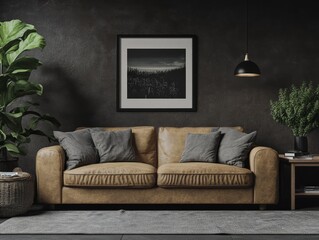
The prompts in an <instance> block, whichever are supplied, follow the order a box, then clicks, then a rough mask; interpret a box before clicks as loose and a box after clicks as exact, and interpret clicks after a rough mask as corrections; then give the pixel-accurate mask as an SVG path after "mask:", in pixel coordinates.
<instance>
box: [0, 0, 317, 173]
mask: <svg viewBox="0 0 319 240" xmlns="http://www.w3.org/2000/svg"><path fill="white" fill-rule="evenodd" d="M244 3H245V2H244V1H243V0H240V1H238V0H237V1H235V0H234V1H230V0H219V1H214V0H201V1H198V0H104V1H102V0H100V1H98V0H66V1H58V0H46V1H42V0H29V1H20V0H10V1H1V3H0V16H1V20H11V19H15V18H19V19H21V20H23V21H26V22H28V23H31V24H34V25H35V26H36V27H37V29H38V31H39V33H41V34H42V35H43V36H44V37H45V38H46V41H47V46H46V48H45V49H44V50H43V51H42V52H41V51H38V52H36V55H37V57H39V58H40V59H41V61H42V62H43V66H42V67H41V68H40V69H39V70H38V71H37V72H35V73H33V75H32V77H33V78H34V79H35V81H38V82H40V83H42V84H43V85H44V89H45V92H44V96H42V97H41V98H39V99H38V101H39V102H40V103H41V109H42V111H43V112H48V113H50V114H52V115H54V116H56V117H57V118H58V119H59V120H60V121H61V123H62V127H61V130H63V131H70V130H73V129H74V128H76V127H77V126H133V125H155V126H233V125H241V126H243V127H244V128H245V130H246V131H247V132H250V131H253V130H257V131H258V144H260V145H266V146H270V147H273V148H275V149H277V150H278V151H280V152H282V151H285V150H287V149H291V148H292V133H291V132H290V130H289V129H288V128H286V127H284V126H281V125H279V124H277V123H275V122H274V121H273V120H272V118H271V116H270V113H269V100H271V99H275V98H276V96H277V93H278V89H279V88H281V87H287V86H290V84H292V83H295V84H299V83H301V82H302V81H303V80H309V81H310V80H311V81H313V82H314V83H319V79H318V73H317V71H318V70H317V69H318V66H319V58H318V53H319V44H318V43H319V27H318V26H319V16H318V14H317V10H316V9H317V8H316V7H315V1H307V4H299V3H294V2H292V1H274V0H272V1H269V0H267V1H266V0H264V1H250V5H249V7H250V16H249V24H250V25H249V26H250V38H249V40H250V45H249V47H250V58H251V59H252V60H253V61H255V62H256V63H257V64H258V65H259V67H260V68H261V71H262V76H261V77H260V78H252V79H249V78H248V79H245V78H236V77H234V76H233V70H234V68H235V66H236V64H238V63H239V62H240V61H242V60H243V57H244V51H245V4H244ZM274 6H275V7H274ZM117 34H195V35H197V37H198V111H197V112H193V113H180V112H179V113H118V112H116V59H117V56H116V47H117V45H116V44H117V42H116V37H117ZM318 139H319V132H318V131H315V132H313V133H311V134H310V135H309V145H310V146H309V149H310V151H312V152H319V141H318ZM46 145H48V143H47V142H46V141H44V140H43V139H40V138H34V140H33V142H32V144H31V145H30V147H29V154H28V156H27V157H25V160H23V161H20V165H22V166H23V167H24V168H25V169H26V170H28V171H31V172H33V169H34V161H33V159H34V156H35V154H36V151H37V150H38V149H39V148H41V147H42V146H46Z"/></svg>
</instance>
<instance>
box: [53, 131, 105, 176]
mask: <svg viewBox="0 0 319 240" xmlns="http://www.w3.org/2000/svg"><path fill="white" fill-rule="evenodd" d="M53 134H54V137H55V138H56V139H57V140H58V141H59V144H60V145H61V147H62V148H63V149H64V150H65V152H66V155H67V159H66V169H68V170H70V169H73V168H76V167H80V166H84V165H88V164H93V163H97V162H99V155H98V152H97V150H96V149H95V147H94V143H93V141H92V138H91V134H90V130H89V129H82V130H77V131H74V132H59V131H54V132H53Z"/></svg>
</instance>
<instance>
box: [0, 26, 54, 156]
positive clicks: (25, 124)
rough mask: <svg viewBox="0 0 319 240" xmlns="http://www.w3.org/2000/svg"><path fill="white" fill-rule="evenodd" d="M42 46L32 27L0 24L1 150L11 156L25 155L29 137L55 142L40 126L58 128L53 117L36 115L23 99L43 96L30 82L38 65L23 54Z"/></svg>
mask: <svg viewBox="0 0 319 240" xmlns="http://www.w3.org/2000/svg"><path fill="white" fill-rule="evenodd" d="M45 44H46V43H45V40H44V38H43V37H42V36H41V35H40V34H38V33H37V30H36V29H35V27H34V26H33V25H31V24H27V23H24V22H22V21H20V20H12V21H5V22H0V71H1V72H0V150H1V151H2V152H4V151H5V152H6V153H7V152H8V153H9V154H10V155H25V154H26V152H25V151H24V149H23V145H24V144H27V143H29V142H30V141H31V135H40V136H45V137H47V138H48V139H49V141H51V140H54V138H53V136H52V131H51V133H46V132H44V131H42V130H40V129H39V123H41V122H48V123H50V124H53V125H54V126H57V127H58V126H60V123H59V122H58V121H57V120H56V119H55V118H54V117H52V116H50V115H49V114H41V113H39V112H38V111H36V110H35V108H36V106H37V105H38V104H36V103H34V102H32V101H27V98H26V96H32V95H38V96H40V95H42V93H43V86H42V85H41V84H39V83H35V82H33V81H32V80H30V79H29V78H30V75H31V72H32V71H33V70H36V69H37V68H38V67H39V66H41V62H40V61H39V60H38V59H36V58H34V57H30V56H27V55H25V53H26V52H27V51H30V50H33V49H37V48H38V49H43V48H44V47H45ZM5 155H6V154H5Z"/></svg>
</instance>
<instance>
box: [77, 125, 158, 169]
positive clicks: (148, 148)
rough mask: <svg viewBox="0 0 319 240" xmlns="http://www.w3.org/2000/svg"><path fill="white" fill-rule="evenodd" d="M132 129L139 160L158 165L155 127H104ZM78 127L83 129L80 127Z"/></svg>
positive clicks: (106, 128)
mask: <svg viewBox="0 0 319 240" xmlns="http://www.w3.org/2000/svg"><path fill="white" fill-rule="evenodd" d="M129 128H130V129H132V133H133V136H134V143H135V146H136V149H135V151H136V155H137V157H138V160H139V161H141V162H143V163H147V164H150V165H153V166H154V167H156V166H157V153H156V136H155V128H154V127H149V126H146V127H144V126H141V127H104V128H103V129H105V130H107V131H120V130H125V129H129ZM78 129H83V128H82V127H81V128H78Z"/></svg>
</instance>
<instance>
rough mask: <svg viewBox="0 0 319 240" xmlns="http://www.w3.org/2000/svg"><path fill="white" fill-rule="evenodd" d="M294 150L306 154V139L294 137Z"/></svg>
mask: <svg viewBox="0 0 319 240" xmlns="http://www.w3.org/2000/svg"><path fill="white" fill-rule="evenodd" d="M294 148H295V151H301V152H303V153H308V139H307V137H305V136H303V137H296V136H295V137H294Z"/></svg>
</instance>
